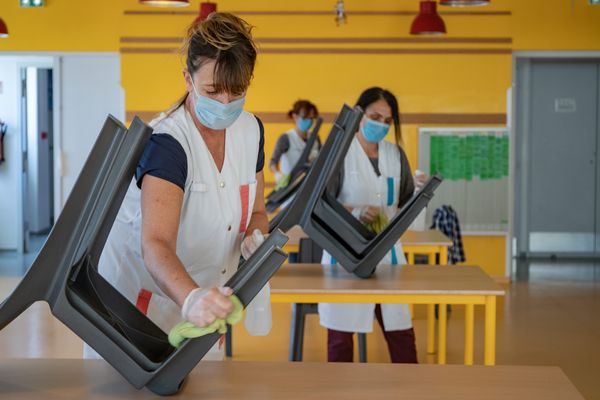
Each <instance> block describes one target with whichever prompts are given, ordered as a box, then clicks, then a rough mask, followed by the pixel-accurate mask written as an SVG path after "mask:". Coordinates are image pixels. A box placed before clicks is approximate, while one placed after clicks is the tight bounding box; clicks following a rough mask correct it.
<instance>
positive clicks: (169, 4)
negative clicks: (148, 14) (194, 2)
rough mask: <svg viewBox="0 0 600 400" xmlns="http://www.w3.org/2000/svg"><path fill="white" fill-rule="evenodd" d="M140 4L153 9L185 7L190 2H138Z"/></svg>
mask: <svg viewBox="0 0 600 400" xmlns="http://www.w3.org/2000/svg"><path fill="white" fill-rule="evenodd" d="M139 1H140V4H145V5H147V6H154V7H187V6H189V5H190V0H139Z"/></svg>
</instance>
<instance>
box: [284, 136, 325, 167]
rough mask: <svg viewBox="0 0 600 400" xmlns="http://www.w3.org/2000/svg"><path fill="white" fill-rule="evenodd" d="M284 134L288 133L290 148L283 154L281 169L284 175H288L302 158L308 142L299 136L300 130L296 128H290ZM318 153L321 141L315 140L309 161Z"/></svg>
mask: <svg viewBox="0 0 600 400" xmlns="http://www.w3.org/2000/svg"><path fill="white" fill-rule="evenodd" d="M284 135H287V137H288V139H289V142H290V148H289V149H288V151H286V152H285V153H283V154H282V155H281V165H280V168H279V169H280V171H281V173H282V174H283V175H287V174H289V173H290V172H292V169H293V168H294V166H295V165H296V163H297V162H298V160H299V159H300V156H301V155H302V152H303V151H304V148H305V147H306V142H305V141H304V140H303V139H302V138H301V137H300V136H298V132H296V129H295V128H292V129H290V130H289V131H287V132H286V133H284ZM318 154H319V143H317V141H315V143H314V144H313V148H312V150H311V152H310V155H309V156H308V159H309V161H312V160H314V159H315V158H316V157H317V155H318Z"/></svg>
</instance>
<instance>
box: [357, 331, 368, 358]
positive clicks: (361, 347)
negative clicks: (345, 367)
mask: <svg viewBox="0 0 600 400" xmlns="http://www.w3.org/2000/svg"><path fill="white" fill-rule="evenodd" d="M357 335H358V361H359V362H361V363H366V362H367V334H366V333H358V334H357Z"/></svg>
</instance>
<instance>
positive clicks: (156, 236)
mask: <svg viewBox="0 0 600 400" xmlns="http://www.w3.org/2000/svg"><path fill="white" fill-rule="evenodd" d="M185 51H186V55H187V62H186V69H185V70H184V71H183V77H184V81H185V86H186V92H185V95H184V96H183V98H182V99H181V100H180V101H179V102H178V103H177V105H176V106H174V107H173V108H172V109H171V110H169V111H168V112H167V113H163V114H161V115H160V116H159V117H158V118H156V119H155V120H153V121H152V122H151V123H150V125H151V126H152V127H153V128H154V134H153V135H152V136H151V138H150V140H149V142H148V144H147V146H146V148H145V151H144V153H143V155H142V157H141V160H140V162H139V165H138V167H137V170H136V176H135V179H134V180H133V181H132V184H131V186H130V188H129V190H128V192H127V195H126V197H125V200H124V202H123V205H122V206H121V209H120V211H119V213H118V216H117V219H116V221H115V224H114V226H113V228H112V231H111V233H110V235H109V237H108V240H107V243H106V246H105V248H104V251H103V253H102V256H101V258H100V262H99V271H100V273H101V274H102V275H103V276H104V278H105V279H107V280H108V282H109V283H111V284H112V285H113V286H114V287H115V288H117V289H118V290H119V291H120V292H121V293H122V294H123V295H125V296H126V297H127V298H128V299H129V300H130V301H131V302H132V303H133V304H135V305H136V306H137V308H138V309H139V310H140V311H141V312H142V313H144V314H147V315H148V317H149V318H150V319H151V320H152V321H154V322H155V323H156V324H157V325H158V326H159V327H160V328H161V329H163V330H164V331H166V332H169V330H171V328H173V326H174V325H176V324H177V323H179V322H180V321H181V319H184V320H187V321H190V322H192V323H193V324H195V325H196V326H198V327H204V326H207V325H209V324H211V323H212V322H213V321H215V320H216V319H222V318H225V317H227V315H228V314H229V313H231V312H232V311H233V309H234V306H233V303H232V301H231V300H230V298H229V296H231V294H232V290H231V289H230V288H226V287H223V285H224V283H225V282H226V281H227V279H228V278H229V277H231V276H232V275H233V273H234V272H235V271H236V270H237V267H238V262H239V258H240V253H241V255H242V256H243V257H245V258H248V257H250V255H251V254H252V253H253V252H254V251H255V250H256V248H257V247H258V246H259V245H260V243H261V242H262V241H263V233H266V232H267V230H268V221H267V215H266V211H265V208H264V200H263V198H264V193H263V185H264V178H263V165H264V150H263V143H264V139H263V135H264V133H263V127H262V123H261V122H260V120H259V119H258V118H256V117H255V116H254V115H252V114H250V113H248V112H245V111H243V106H244V99H245V96H246V91H247V89H248V86H249V85H250V81H251V79H252V74H253V71H254V65H255V61H256V47H255V44H254V41H253V40H252V36H251V26H250V25H248V24H247V23H246V22H245V21H243V20H242V19H240V18H238V17H236V16H234V15H232V14H227V13H213V14H211V15H210V16H209V17H208V19H206V20H205V21H204V22H201V23H195V24H193V25H192V26H191V27H190V28H189V30H188V35H187V38H186V42H185ZM248 318H249V319H250V321H251V322H252V326H251V327H250V328H252V329H250V330H251V331H252V332H251V333H254V334H266V333H267V332H268V331H269V330H270V318H271V316H270V303H269V290H268V286H265V289H263V291H261V293H259V295H258V296H257V298H256V299H255V300H254V301H253V302H252V303H251V304H250V306H249V311H248V312H247V319H246V321H247V324H246V326H247V327H248V321H249V319H248ZM258 320H262V321H263V322H264V323H263V324H262V325H260V326H257V325H256V322H257V321H258ZM86 350H87V349H86ZM86 354H87V355H90V356H94V354H93V353H91V352H89V351H86ZM209 354H211V355H213V356H214V357H213V358H217V359H218V358H222V357H223V356H222V354H223V353H222V349H221V345H220V344H217V345H215V348H214V349H213V351H211V352H210V353H209Z"/></svg>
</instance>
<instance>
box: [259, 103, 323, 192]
mask: <svg viewBox="0 0 600 400" xmlns="http://www.w3.org/2000/svg"><path fill="white" fill-rule="evenodd" d="M318 116H319V111H318V110H317V106H315V105H314V104H313V103H311V102H310V101H308V100H298V101H296V102H295V103H294V105H293V106H292V109H291V110H290V111H289V112H288V117H289V118H290V119H291V120H293V121H294V127H293V128H292V129H290V130H289V131H287V132H285V133H284V134H282V135H281V136H280V137H279V139H277V143H276V144H275V150H274V151H273V156H272V157H271V161H270V162H269V169H270V170H271V172H273V174H274V175H275V180H276V181H277V182H279V181H280V180H281V178H282V177H284V176H286V175H288V174H289V173H290V172H291V171H292V169H293V168H294V166H295V165H296V163H297V162H298V159H299V158H300V155H301V154H302V151H304V147H305V145H306V140H307V138H308V131H309V130H310V128H312V126H313V125H314V123H315V120H316V119H317V117H318ZM319 146H320V143H319V141H318V140H317V141H316V142H315V144H314V146H313V149H312V150H311V154H310V156H309V160H313V159H314V158H316V157H317V154H318V152H319Z"/></svg>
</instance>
